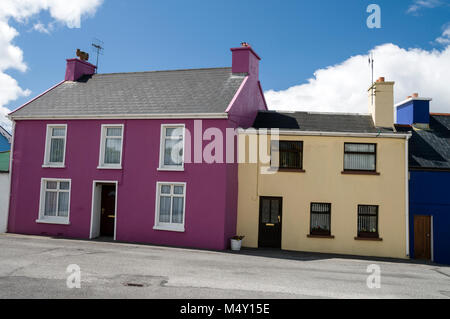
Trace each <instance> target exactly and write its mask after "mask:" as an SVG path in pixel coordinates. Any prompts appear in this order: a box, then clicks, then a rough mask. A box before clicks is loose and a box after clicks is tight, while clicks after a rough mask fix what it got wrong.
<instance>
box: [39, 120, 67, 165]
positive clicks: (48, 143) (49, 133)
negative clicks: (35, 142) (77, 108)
mask: <svg viewBox="0 0 450 319" xmlns="http://www.w3.org/2000/svg"><path fill="white" fill-rule="evenodd" d="M54 128H64V130H65V133H64V153H63V161H62V163H51V162H50V155H51V152H50V148H51V145H52V143H51V140H52V138H53V137H52V129H54ZM55 138H62V137H55ZM66 148H67V124H47V132H46V136H45V152H44V164H43V165H42V167H52V168H65V167H66V166H65V165H66Z"/></svg>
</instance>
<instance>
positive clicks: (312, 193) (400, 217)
mask: <svg viewBox="0 0 450 319" xmlns="http://www.w3.org/2000/svg"><path fill="white" fill-rule="evenodd" d="M393 86H394V83H393V82H385V81H384V79H383V78H380V79H379V80H378V81H377V82H376V83H374V85H373V86H372V87H371V88H370V89H369V110H370V112H371V114H368V115H361V114H342V113H341V114H339V113H336V114H330V113H307V112H293V113H280V112H270V111H265V112H260V113H259V114H258V116H257V118H256V120H255V123H254V129H249V130H241V131H240V133H239V155H240V164H239V190H238V191H239V197H238V198H239V199H238V219H237V234H238V235H244V236H245V238H244V241H243V246H244V247H272V248H281V249H284V250H295V251H305V252H321V253H337V254H351V255H364V256H379V257H395V258H408V257H409V256H408V254H409V247H408V235H409V234H408V156H407V154H408V138H409V135H407V134H404V133H401V132H397V131H396V130H395V127H394V115H393V114H394V101H393Z"/></svg>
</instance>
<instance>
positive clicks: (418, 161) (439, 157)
mask: <svg viewBox="0 0 450 319" xmlns="http://www.w3.org/2000/svg"><path fill="white" fill-rule="evenodd" d="M399 129H402V130H403V131H412V136H411V139H410V141H409V167H410V168H413V169H445V170H447V169H449V170H450V115H433V114H432V115H430V129H427V130H420V129H413V128H412V127H403V128H399Z"/></svg>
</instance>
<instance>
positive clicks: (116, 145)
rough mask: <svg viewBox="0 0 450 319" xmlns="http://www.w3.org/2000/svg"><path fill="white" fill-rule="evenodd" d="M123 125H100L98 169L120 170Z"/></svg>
mask: <svg viewBox="0 0 450 319" xmlns="http://www.w3.org/2000/svg"><path fill="white" fill-rule="evenodd" d="M122 144H123V125H122V124H120V125H102V137H101V143H100V145H101V146H100V148H101V149H100V168H118V169H120V168H122Z"/></svg>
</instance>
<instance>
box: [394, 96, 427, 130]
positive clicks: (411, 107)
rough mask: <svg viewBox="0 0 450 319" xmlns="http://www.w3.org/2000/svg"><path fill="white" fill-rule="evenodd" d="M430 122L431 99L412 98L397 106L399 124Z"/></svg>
mask: <svg viewBox="0 0 450 319" xmlns="http://www.w3.org/2000/svg"><path fill="white" fill-rule="evenodd" d="M414 123H422V124H426V123H430V101H423V100H412V101H409V102H407V103H405V104H403V105H402V106H399V107H397V124H408V125H411V124H414Z"/></svg>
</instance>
